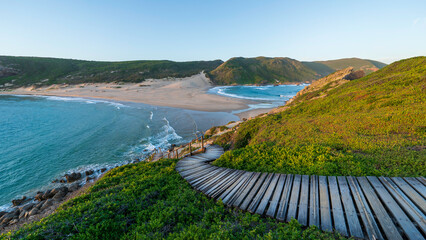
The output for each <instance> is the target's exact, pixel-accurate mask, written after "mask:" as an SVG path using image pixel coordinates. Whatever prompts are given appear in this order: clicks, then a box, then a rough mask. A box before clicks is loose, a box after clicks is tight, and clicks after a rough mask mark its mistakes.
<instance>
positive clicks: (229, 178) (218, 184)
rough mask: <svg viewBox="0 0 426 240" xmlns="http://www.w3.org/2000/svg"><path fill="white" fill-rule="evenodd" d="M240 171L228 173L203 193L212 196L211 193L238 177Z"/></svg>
mask: <svg viewBox="0 0 426 240" xmlns="http://www.w3.org/2000/svg"><path fill="white" fill-rule="evenodd" d="M240 172H241V170H235V171H233V172H232V173H230V174H229V175H227V176H224V177H223V178H221V179H219V180H218V181H217V182H215V183H214V184H212V186H211V187H210V188H209V189H208V190H206V191H205V194H206V195H208V196H212V194H213V193H215V192H216V191H217V190H219V189H221V188H222V187H224V186H225V185H226V183H228V182H229V181H232V180H233V179H234V178H235V177H237V176H238V175H239V173H240Z"/></svg>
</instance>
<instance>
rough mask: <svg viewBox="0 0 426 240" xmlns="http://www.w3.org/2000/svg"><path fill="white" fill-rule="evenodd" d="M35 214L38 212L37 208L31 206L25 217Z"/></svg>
mask: <svg viewBox="0 0 426 240" xmlns="http://www.w3.org/2000/svg"><path fill="white" fill-rule="evenodd" d="M36 214H38V210H37V208H33V209H31V211H29V212H28V214H27V215H26V217H30V216H34V215H36Z"/></svg>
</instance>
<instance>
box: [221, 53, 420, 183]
mask: <svg viewBox="0 0 426 240" xmlns="http://www.w3.org/2000/svg"><path fill="white" fill-rule="evenodd" d="M425 83H426V57H417V58H411V59H407V60H403V61H399V62H396V63H394V64H391V65H389V66H387V67H385V68H383V69H382V70H380V71H377V72H375V73H372V74H370V75H368V76H366V77H364V78H360V79H357V80H353V81H351V82H349V83H346V84H343V85H341V86H339V87H337V88H335V89H332V90H330V91H328V92H327V95H328V96H327V97H325V98H319V99H311V97H312V96H304V95H301V96H300V99H298V101H295V104H293V105H292V106H291V108H289V109H288V110H286V111H283V112H281V113H278V114H273V115H269V116H266V117H263V118H257V119H254V120H250V121H247V122H245V123H243V124H241V126H240V127H239V129H238V130H237V131H236V132H235V133H234V134H233V136H229V135H228V136H223V137H222V138H226V139H221V138H219V139H218V140H217V143H219V144H222V145H225V146H230V145H232V147H233V149H234V150H233V151H232V152H230V153H227V154H225V155H223V157H222V158H220V159H218V160H217V161H216V163H215V164H216V165H218V166H224V167H233V168H238V169H245V170H252V171H262V170H264V171H271V172H283V173H296V172H297V173H298V174H322V175H354V176H365V175H374V176H380V175H386V176H425V175H426V164H425V162H426V154H425V153H426V150H425V149H424V146H425V145H426V118H425V117H424V116H426V109H425V107H424V106H425V100H426V94H424V89H425V87H426V85H425ZM311 94H319V93H311ZM299 100H300V101H299ZM230 142H231V144H230ZM302 158H303V159H304V160H303V161H302V160H300V159H302ZM266 165H268V166H266Z"/></svg>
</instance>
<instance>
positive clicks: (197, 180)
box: [188, 168, 224, 189]
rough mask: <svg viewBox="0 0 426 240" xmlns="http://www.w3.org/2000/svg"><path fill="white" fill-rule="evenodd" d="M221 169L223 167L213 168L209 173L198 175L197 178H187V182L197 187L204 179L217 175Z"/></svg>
mask: <svg viewBox="0 0 426 240" xmlns="http://www.w3.org/2000/svg"><path fill="white" fill-rule="evenodd" d="M223 171H224V169H223V168H218V169H215V170H213V171H211V172H209V173H206V174H204V175H202V176H198V177H197V178H193V179H189V180H188V182H189V184H191V185H192V187H194V188H196V189H197V188H198V186H199V185H200V184H202V183H203V182H205V181H208V180H210V179H212V178H213V177H215V176H217V175H218V174H220V173H221V172H223Z"/></svg>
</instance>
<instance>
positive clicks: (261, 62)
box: [208, 57, 319, 85]
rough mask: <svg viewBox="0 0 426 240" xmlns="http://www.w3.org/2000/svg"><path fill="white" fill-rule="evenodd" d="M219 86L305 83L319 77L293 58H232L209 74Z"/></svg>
mask: <svg viewBox="0 0 426 240" xmlns="http://www.w3.org/2000/svg"><path fill="white" fill-rule="evenodd" d="M208 76H209V77H210V78H211V79H212V81H213V82H214V83H216V84H218V85H229V84H268V83H291V82H296V83H300V82H305V81H311V80H314V79H317V78H318V77H319V75H318V76H317V74H316V73H315V72H314V71H313V70H312V69H310V68H307V67H306V66H305V65H303V64H302V63H301V62H299V61H297V60H294V59H291V58H267V57H257V58H242V57H238V58H231V59H229V60H228V61H226V62H224V63H223V64H222V65H220V66H219V67H218V68H216V69H215V70H213V71H211V72H209V73H208Z"/></svg>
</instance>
